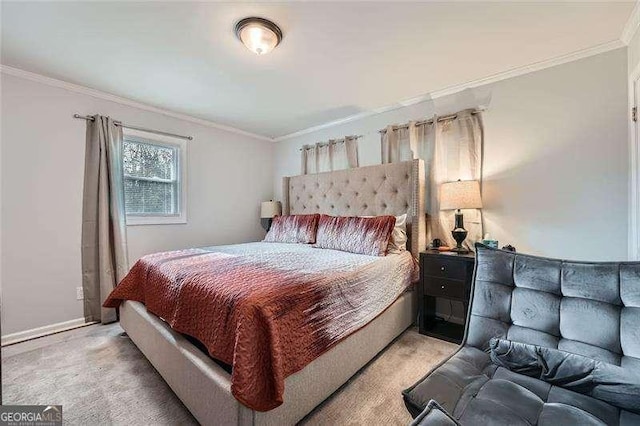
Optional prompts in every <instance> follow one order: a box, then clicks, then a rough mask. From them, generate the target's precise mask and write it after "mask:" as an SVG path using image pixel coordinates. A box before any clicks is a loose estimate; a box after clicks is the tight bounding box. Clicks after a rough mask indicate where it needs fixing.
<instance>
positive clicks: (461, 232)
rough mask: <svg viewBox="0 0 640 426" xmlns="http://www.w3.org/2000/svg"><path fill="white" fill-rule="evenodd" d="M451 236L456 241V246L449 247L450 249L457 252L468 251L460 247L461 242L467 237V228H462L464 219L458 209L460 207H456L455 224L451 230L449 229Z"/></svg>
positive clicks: (463, 252)
mask: <svg viewBox="0 0 640 426" xmlns="http://www.w3.org/2000/svg"><path fill="white" fill-rule="evenodd" d="M451 236H452V237H453V239H454V240H456V243H457V244H456V246H455V247H454V248H452V249H451V251H453V252H456V253H459V254H466V253H469V250H467V249H466V248H464V247H462V242H463V241H464V239H465V238H467V230H466V229H464V219H463V217H462V212H461V211H460V209H458V211H457V212H456V226H455V228H454V229H453V231H451Z"/></svg>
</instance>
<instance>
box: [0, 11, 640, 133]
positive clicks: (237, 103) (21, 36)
mask: <svg viewBox="0 0 640 426" xmlns="http://www.w3.org/2000/svg"><path fill="white" fill-rule="evenodd" d="M633 6H634V4H633V3H632V2H606V3H597V2H554V3H540V2H538V3H522V2H503V3H485V2H448V3H437V2H421V3H415V2H414V3H400V2H392V1H388V2H373V3H371V2H366V3H365V2H314V3H311V2H289V3H271V2H270V3H264V2H263V3H241V2H227V3H191V2H172V3H168V2H162V3H160V2H82V3H80V2H37V3H35V2H34V3H30V2H3V3H2V22H1V23H2V33H1V35H2V49H1V62H2V64H4V65H8V66H12V67H16V68H20V69H23V70H26V71H31V72H35V73H38V74H43V75H46V76H49V77H53V78H57V79H61V80H64V81H68V82H71V83H76V84H80V85H83V86H87V87H90V88H93V89H97V90H101V91H104V92H108V93H111V94H115V95H119V96H122V97H126V98H129V99H132V100H135V101H139V102H143V103H146V104H149V105H152V106H155V107H159V108H163V109H167V110H171V111H174V112H179V113H182V114H187V115H190V116H193V117H198V118H202V119H206V120H209V121H213V122H216V123H219V124H224V125H227V126H232V127H236V128H238V129H242V130H245V131H249V132H253V133H257V134H260V135H264V136H269V137H278V136H282V135H286V134H289V133H292V132H296V131H299V130H302V129H305V128H308V127H312V126H316V125H321V124H323V123H326V122H330V121H334V120H339V119H342V118H345V117H348V116H352V115H355V114H360V113H363V112H366V111H371V110H375V109H379V108H383V107H385V106H387V105H390V104H395V103H397V102H400V101H402V100H405V99H409V98H414V97H416V96H419V95H423V94H428V93H430V92H432V91H436V90H441V89H444V88H446V87H449V86H452V85H455V84H460V83H464V82H467V81H471V80H475V79H479V78H483V77H486V76H490V75H493V74H496V73H499V72H503V71H506V70H509V69H513V68H516V67H521V66H525V65H528V64H532V63H535V62H539V61H543V60H548V59H552V58H555V57H558V56H561V55H566V54H568V53H572V52H575V51H578V50H581V49H586V48H590V47H593V46H596V45H600V44H603V43H607V42H611V41H614V40H618V39H619V38H620V34H621V32H622V29H623V27H624V25H625V23H626V21H627V19H628V18H629V16H630V14H631V11H632V9H633ZM253 15H255V16H261V17H265V18H269V19H271V20H273V21H275V22H276V23H277V24H278V25H279V26H280V27H281V28H282V30H283V32H284V40H283V42H282V44H281V45H280V46H279V47H278V48H276V49H275V50H274V51H273V52H272V53H271V54H269V55H265V56H257V55H254V54H253V53H251V52H249V51H248V50H247V49H245V47H244V46H243V45H242V44H241V43H240V42H239V41H238V40H237V39H236V38H235V35H234V32H233V27H234V24H235V23H236V21H238V20H239V19H241V18H244V17H246V16H253Z"/></svg>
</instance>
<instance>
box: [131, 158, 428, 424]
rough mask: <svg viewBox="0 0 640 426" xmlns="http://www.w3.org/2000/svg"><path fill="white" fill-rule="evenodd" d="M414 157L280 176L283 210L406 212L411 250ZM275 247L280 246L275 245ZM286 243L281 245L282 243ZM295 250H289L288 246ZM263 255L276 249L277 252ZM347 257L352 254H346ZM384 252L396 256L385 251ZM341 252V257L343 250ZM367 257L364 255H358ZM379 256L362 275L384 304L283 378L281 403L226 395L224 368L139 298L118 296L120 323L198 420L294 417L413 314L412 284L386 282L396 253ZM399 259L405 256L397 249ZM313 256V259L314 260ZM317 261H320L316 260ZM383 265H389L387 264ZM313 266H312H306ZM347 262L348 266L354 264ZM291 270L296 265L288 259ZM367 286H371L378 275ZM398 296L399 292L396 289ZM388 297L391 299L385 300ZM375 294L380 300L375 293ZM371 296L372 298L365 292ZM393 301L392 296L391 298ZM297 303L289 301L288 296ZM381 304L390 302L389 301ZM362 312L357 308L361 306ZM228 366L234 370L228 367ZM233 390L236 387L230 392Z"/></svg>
mask: <svg viewBox="0 0 640 426" xmlns="http://www.w3.org/2000/svg"><path fill="white" fill-rule="evenodd" d="M423 167H424V166H423V164H422V162H421V161H420V160H413V161H408V162H403V163H392V164H385V165H380V166H369V167H361V168H357V169H350V170H342V171H337V172H328V173H319V174H313V175H302V176H294V177H286V178H284V179H283V213H284V214H307V213H324V214H329V215H334V216H378V215H399V214H403V213H407V214H408V220H407V233H408V236H409V242H408V247H409V248H410V252H411V254H413V255H414V256H417V254H418V252H419V251H420V250H423V249H424V246H425V232H424V230H425V228H424V220H425V217H424V182H423V179H424V178H423V176H424V170H423ZM260 244H263V245H265V244H269V243H257V244H247V245H239V246H228V247H218V248H209V249H197V250H201V251H202V252H200V253H198V256H209V255H210V254H209V253H215V254H211V256H220V255H221V254H227V255H228V254H233V255H238V254H239V252H247V253H249V254H250V255H251V256H252V257H259V256H261V254H260V253H261V251H262V250H263V249H262V247H261V246H260ZM278 246H282V247H280V248H278ZM287 246H289V247H287ZM291 246H292V245H285V244H283V245H277V246H272V247H271V248H269V252H270V253H271V252H273V251H274V250H275V251H276V252H277V251H278V250H282V253H286V255H287V256H294V257H295V256H298V259H299V260H301V261H302V262H304V259H305V258H307V259H308V258H310V257H309V256H313V255H312V254H307V252H305V250H307V251H308V250H317V251H323V252H324V254H323V256H325V257H328V258H332V259H334V260H331V259H329V260H328V262H331V261H334V262H337V260H336V259H342V260H341V262H342V263H340V262H338V263H339V264H340V266H338V268H348V267H349V266H348V265H349V264H353V265H356V264H358V262H362V263H363V264H365V263H367V262H369V261H368V260H365V259H363V257H359V258H358V257H357V255H352V257H351V258H350V259H349V260H348V261H347V262H345V261H344V256H338V255H335V256H334V255H333V254H331V253H329V252H331V251H332V250H327V251H324V250H323V249H313V248H310V247H295V248H292V247H291ZM292 251H293V252H295V253H293V252H292ZM269 256H276V257H277V256H279V255H278V254H276V255H273V254H269ZM354 256H355V257H354ZM392 256H398V257H397V258H392ZM347 257H348V256H347ZM364 257H369V256H364ZM387 257H388V259H386V260H383V261H382V263H379V262H378V263H375V265H382V264H383V263H385V262H386V265H384V266H374V269H375V268H376V267H377V268H378V269H375V270H374V271H371V272H370V273H371V275H370V276H369V277H368V278H367V279H369V280H371V281H372V282H373V281H375V277H378V279H379V280H382V281H384V282H385V283H387V284H389V285H388V288H394V289H395V290H394V291H396V292H397V294H393V295H386V297H387V299H384V298H382V299H384V300H386V302H384V301H380V303H383V304H384V303H387V305H385V306H388V307H387V308H386V309H384V308H381V309H382V311H381V312H373V311H371V312H370V313H369V316H368V317H367V316H366V315H365V316H364V317H363V318H365V317H366V318H365V319H366V322H363V323H354V327H353V329H350V330H349V332H348V334H346V335H345V336H346V337H344V336H343V337H342V338H341V340H340V341H339V342H337V344H335V345H332V346H331V348H330V349H329V350H328V351H326V352H323V353H321V354H320V355H319V356H317V357H316V358H315V359H314V360H313V361H311V362H310V363H308V364H307V365H306V366H304V367H303V368H302V369H300V370H299V371H297V372H294V373H293V374H291V375H288V376H287V377H286V378H285V379H284V393H283V395H282V403H281V405H279V406H277V408H273V409H270V410H268V411H259V410H253V409H250V408H248V407H247V406H245V405H244V404H242V403H241V402H239V401H238V399H236V398H235V397H234V396H233V394H232V382H231V374H230V373H229V372H228V370H227V369H225V368H224V367H223V366H221V365H219V364H218V363H216V362H215V361H214V360H213V359H211V358H210V357H209V356H208V355H207V354H205V353H204V352H203V351H201V350H200V349H199V348H197V347H196V346H195V345H194V344H193V343H191V342H190V341H189V340H188V339H187V338H186V337H184V336H183V335H181V334H180V333H178V332H176V331H175V330H173V329H172V328H171V327H169V326H168V325H167V323H166V322H164V321H163V320H161V319H160V318H158V317H157V316H155V315H154V314H151V313H149V312H148V311H147V309H146V307H145V305H143V304H142V303H140V302H134V301H129V300H127V301H125V302H123V303H122V305H121V308H120V322H121V325H122V327H123V328H124V329H125V331H126V332H127V333H128V335H129V337H130V338H131V339H132V341H133V342H134V343H135V344H136V345H137V346H138V348H140V350H141V351H142V352H143V353H144V354H145V356H146V357H147V358H148V359H149V361H150V362H151V363H152V364H153V366H154V367H155V368H156V369H157V370H158V372H159V373H160V374H161V375H162V377H163V378H164V379H165V381H166V382H167V383H168V384H169V385H170V386H171V388H172V389H173V391H174V392H175V393H176V395H177V396H178V397H179V398H180V399H181V400H182V401H183V403H184V404H185V406H187V408H188V409H189V410H190V411H191V412H192V414H193V415H194V416H195V417H196V419H197V420H198V421H199V422H200V423H202V424H207V425H209V424H212V425H213V424H215V425H269V424H274V425H275V424H278V425H283V424H285V425H286V424H294V423H296V422H297V421H299V420H300V419H302V418H303V417H304V416H305V415H306V414H307V413H309V412H310V411H311V410H313V408H315V407H316V406H317V405H318V404H320V403H321V402H322V401H323V400H324V399H326V398H327V397H328V396H330V395H331V394H332V393H333V392H335V390H337V389H338V388H339V387H340V386H341V385H342V384H344V383H345V382H346V381H347V380H348V379H349V378H350V377H351V376H352V375H353V374H355V373H356V372H357V371H358V370H359V369H360V368H362V367H363V366H364V365H365V364H366V363H367V362H369V361H370V360H371V359H372V358H373V357H374V356H375V355H376V354H377V353H378V352H380V351H381V350H382V349H383V348H384V347H385V346H386V345H388V344H389V343H390V342H391V341H392V340H393V339H394V338H395V337H397V336H398V335H399V334H400V333H402V332H403V331H404V330H405V329H406V328H407V327H409V326H410V325H411V324H412V323H413V321H414V320H415V314H416V305H417V301H416V300H415V293H416V292H415V291H404V289H401V288H400V286H398V285H392V284H393V281H394V274H393V273H388V274H387V275H385V273H384V272H385V271H390V270H391V271H393V270H394V269H393V268H394V267H393V262H394V261H395V262H396V263H398V262H397V259H400V257H401V255H390V256H387ZM405 259H406V256H405ZM314 263H315V261H314ZM320 263H322V262H320ZM390 265H391V266H390ZM307 267H308V268H309V269H313V265H311V264H309V265H307ZM354 267H355V266H354ZM295 268H296V269H301V268H302V269H304V266H302V267H301V266H299V265H298V264H296V266H295ZM375 284H376V285H372V286H370V287H369V288H375V287H376V286H378V287H379V285H377V284H378V282H375ZM398 295H399V296H398ZM389 297H392V299H388V298H389ZM382 299H381V300H382ZM372 300H373V299H372ZM393 300H395V301H393ZM296 303H297V302H296ZM388 303H391V304H390V306H389V305H388ZM363 311H364V310H363ZM234 373H235V370H234ZM236 394H237V392H236Z"/></svg>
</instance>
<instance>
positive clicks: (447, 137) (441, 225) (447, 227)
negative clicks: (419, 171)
mask: <svg viewBox="0 0 640 426" xmlns="http://www.w3.org/2000/svg"><path fill="white" fill-rule="evenodd" d="M472 112H473V110H465V111H460V112H458V113H457V114H456V118H455V119H453V120H446V121H438V116H434V117H433V123H430V124H425V125H421V126H415V125H412V124H413V123H409V126H408V127H407V129H406V130H407V136H406V138H407V139H410V141H409V142H406V143H405V142H402V143H397V145H400V146H402V144H403V143H404V144H405V145H406V146H408V147H409V148H408V149H410V150H412V152H413V153H414V155H415V156H416V157H417V158H422V159H423V160H424V162H425V173H426V174H427V178H426V181H427V188H426V200H427V205H426V211H427V239H428V241H431V240H432V239H434V238H439V239H440V240H442V241H443V242H444V243H446V244H447V245H449V246H454V245H455V241H454V239H453V237H452V236H451V230H452V229H453V225H454V215H455V211H453V210H450V211H449V210H445V211H441V210H440V202H439V188H440V185H442V184H443V183H444V182H450V181H455V180H458V179H461V180H479V181H482V146H483V139H484V130H483V124H482V116H481V114H480V113H475V114H472ZM392 130H393V129H392ZM386 133H387V134H389V127H388V128H387V132H386ZM395 133H398V131H397V130H396V132H395ZM385 136H386V135H385V134H383V135H382V139H381V145H382V149H383V157H382V160H383V161H382V162H383V163H384V162H385V159H386V160H392V161H405V160H408V159H409V158H406V153H405V154H401V153H402V152H406V149H407V148H405V149H404V151H403V150H402V149H401V148H399V147H396V145H393V142H394V141H393V136H392V138H389V137H388V136H386V138H385ZM385 139H388V140H389V139H390V140H391V142H392V143H391V144H390V143H389V141H385ZM396 139H397V140H400V141H404V139H402V138H398V137H396ZM385 146H391V147H392V148H393V149H392V154H391V155H390V156H388V157H386V158H385V156H384V152H385ZM394 150H395V151H394ZM394 152H395V153H394ZM401 155H404V156H405V157H402V156H401ZM386 162H389V161H386ZM481 185H482V182H481ZM481 188H482V186H481ZM462 213H463V214H464V227H465V229H466V230H467V231H468V232H469V233H468V235H467V239H466V240H465V242H464V245H465V246H466V247H467V248H468V249H473V244H474V243H475V242H477V241H479V240H481V239H482V235H483V225H482V212H481V211H480V210H477V209H473V210H463V211H462Z"/></svg>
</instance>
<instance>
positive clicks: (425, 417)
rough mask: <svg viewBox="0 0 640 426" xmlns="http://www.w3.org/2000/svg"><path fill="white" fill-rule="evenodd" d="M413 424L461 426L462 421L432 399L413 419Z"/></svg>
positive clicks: (416, 425)
mask: <svg viewBox="0 0 640 426" xmlns="http://www.w3.org/2000/svg"><path fill="white" fill-rule="evenodd" d="M411 426H460V423H458V422H457V421H456V420H455V419H454V418H453V417H451V415H450V414H449V413H447V411H446V410H445V409H444V408H442V407H441V406H440V404H438V403H437V402H436V401H434V400H433V399H432V400H431V401H429V403H428V404H427V407H426V408H425V409H424V411H423V412H422V413H420V415H419V416H418V417H416V418H415V419H414V420H413V422H412V423H411Z"/></svg>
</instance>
